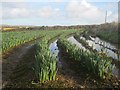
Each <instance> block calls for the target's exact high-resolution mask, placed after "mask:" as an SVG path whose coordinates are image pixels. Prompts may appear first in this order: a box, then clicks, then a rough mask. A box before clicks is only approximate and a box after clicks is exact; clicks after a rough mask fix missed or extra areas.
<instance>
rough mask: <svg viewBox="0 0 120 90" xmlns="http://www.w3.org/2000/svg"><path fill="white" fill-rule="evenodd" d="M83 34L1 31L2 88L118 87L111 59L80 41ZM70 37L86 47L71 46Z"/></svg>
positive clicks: (77, 32)
mask: <svg viewBox="0 0 120 90" xmlns="http://www.w3.org/2000/svg"><path fill="white" fill-rule="evenodd" d="M83 32H84V30H83V29H80V30H77V29H67V30H34V31H33V30H29V31H10V32H2V51H1V53H2V55H3V57H2V64H3V71H2V74H3V82H2V84H3V88H91V87H93V88H101V87H103V88H105V87H109V88H120V80H119V78H118V77H116V76H115V75H114V74H112V72H113V70H114V68H115V64H113V60H112V58H109V57H107V56H106V55H105V54H104V53H102V52H101V53H99V52H97V51H95V52H94V50H93V49H92V48H91V47H89V45H88V44H86V42H84V41H82V40H79V36H78V35H81V33H83ZM71 36H72V37H75V39H76V40H79V41H80V43H82V45H83V46H85V47H84V48H86V47H88V48H86V49H85V50H83V49H82V48H80V47H78V46H77V45H76V44H73V43H71V42H70V41H69V40H68V38H69V37H71ZM76 42H77V41H76ZM77 43H79V42H77ZM80 43H79V44H80ZM51 44H52V47H49V46H50V45H51ZM51 50H53V51H52V53H51ZM56 50H57V51H58V52H57V54H56V52H55V51H56ZM6 56H7V57H6Z"/></svg>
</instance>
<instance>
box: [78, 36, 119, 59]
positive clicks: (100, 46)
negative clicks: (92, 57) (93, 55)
mask: <svg viewBox="0 0 120 90" xmlns="http://www.w3.org/2000/svg"><path fill="white" fill-rule="evenodd" d="M90 38H91V40H86V39H85V38H84V37H80V39H82V40H86V42H87V43H88V45H89V46H92V47H93V49H96V50H97V51H98V52H100V51H101V50H104V52H106V55H107V56H109V57H112V58H114V59H118V55H117V54H116V53H115V52H114V51H112V50H111V49H115V50H116V47H115V46H113V45H111V44H110V43H108V42H105V41H103V40H101V39H100V38H98V37H96V38H93V37H91V36H90Z"/></svg>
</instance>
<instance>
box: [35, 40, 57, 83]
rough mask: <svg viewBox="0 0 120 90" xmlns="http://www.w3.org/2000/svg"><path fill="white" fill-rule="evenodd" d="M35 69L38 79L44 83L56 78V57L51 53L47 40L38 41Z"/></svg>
mask: <svg viewBox="0 0 120 90" xmlns="http://www.w3.org/2000/svg"><path fill="white" fill-rule="evenodd" d="M35 59H36V60H35V65H34V71H35V75H36V77H37V79H38V80H39V81H40V82H41V83H44V82H45V81H48V80H55V77H56V73H57V65H56V58H55V57H54V56H53V55H51V54H50V51H49V48H48V43H47V41H44V40H43V41H41V42H40V43H37V49H36V55H35Z"/></svg>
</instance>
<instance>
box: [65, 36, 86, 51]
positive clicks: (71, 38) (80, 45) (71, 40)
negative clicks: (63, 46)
mask: <svg viewBox="0 0 120 90" xmlns="http://www.w3.org/2000/svg"><path fill="white" fill-rule="evenodd" d="M67 40H68V41H69V42H71V43H72V44H75V45H76V46H78V47H79V48H81V49H83V50H86V48H85V47H84V46H82V44H81V43H79V42H78V41H77V40H76V39H75V38H74V37H73V36H72V37H69V38H68V39H67Z"/></svg>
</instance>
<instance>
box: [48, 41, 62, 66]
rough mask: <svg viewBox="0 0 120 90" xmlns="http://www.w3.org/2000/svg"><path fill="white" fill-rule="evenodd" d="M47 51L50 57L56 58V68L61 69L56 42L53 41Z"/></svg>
mask: <svg viewBox="0 0 120 90" xmlns="http://www.w3.org/2000/svg"><path fill="white" fill-rule="evenodd" d="M49 50H50V53H51V55H54V56H55V57H56V58H57V66H58V68H61V67H62V64H61V62H60V57H59V49H58V47H57V40H55V41H54V42H52V43H51V44H50V45H49Z"/></svg>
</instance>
